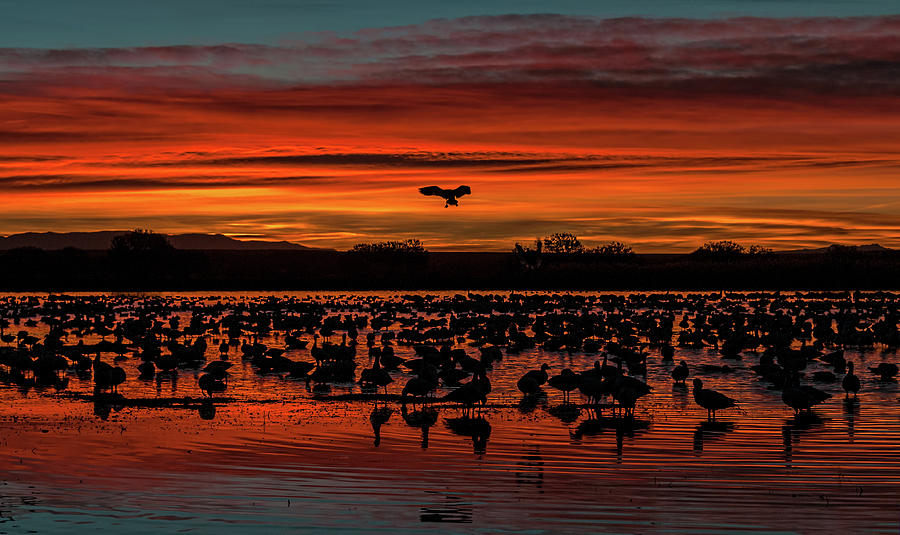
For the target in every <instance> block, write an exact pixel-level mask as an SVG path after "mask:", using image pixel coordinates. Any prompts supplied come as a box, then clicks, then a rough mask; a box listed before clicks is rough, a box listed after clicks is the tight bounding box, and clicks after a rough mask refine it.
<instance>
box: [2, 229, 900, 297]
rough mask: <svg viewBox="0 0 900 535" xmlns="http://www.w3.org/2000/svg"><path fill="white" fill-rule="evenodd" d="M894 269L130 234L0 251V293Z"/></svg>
mask: <svg viewBox="0 0 900 535" xmlns="http://www.w3.org/2000/svg"><path fill="white" fill-rule="evenodd" d="M898 269H900V252H898V251H893V250H889V249H881V250H874V251H873V250H872V248H865V249H864V248H857V247H850V246H833V247H831V248H828V249H826V250H823V251H817V252H812V253H806V254H802V253H796V254H792V253H775V252H772V251H771V250H768V249H766V248H762V247H758V246H753V245H750V246H744V245H740V244H737V243H735V242H731V241H718V242H707V243H705V244H703V245H701V246H700V247H698V249H697V250H695V251H694V252H692V253H688V254H640V253H635V252H634V250H633V249H632V248H631V247H630V246H629V245H627V244H624V243H622V242H608V243H604V244H600V245H598V246H595V247H590V248H588V247H585V246H584V244H583V243H582V242H581V240H580V239H579V238H578V237H577V236H575V235H574V234H571V233H558V234H553V235H550V236H547V237H544V238H539V239H537V240H535V242H534V243H533V244H527V245H523V244H519V243H517V244H515V247H514V249H513V250H512V251H507V252H430V251H428V250H427V249H426V247H425V245H424V244H423V243H422V242H421V241H420V240H418V239H415V238H409V239H406V240H398V241H384V242H373V243H360V244H357V245H355V246H354V247H352V248H350V249H349V250H347V251H334V250H258V251H256V250H255V251H235V250H189V249H177V248H175V247H173V246H172V244H171V243H169V242H168V240H167V239H166V237H165V236H164V235H160V234H156V233H153V232H152V231H149V230H141V229H138V230H135V231H132V232H129V233H126V234H124V235H122V236H117V237H116V238H115V239H113V240H112V243H111V244H110V247H109V249H108V250H106V251H94V250H80V249H75V248H72V247H69V248H66V249H61V250H42V249H37V248H34V247H30V248H19V249H11V250H6V251H0V290H7V291H9V290H33V291H51V290H53V291H68V290H72V291H74V290H117V291H118V290H122V291H125V290H229V289H231V290H236V289H240V290H282V289H284V290H290V289H299V290H318V289H348V290H354V289H359V290H365V289H435V290H439V289H453V290H466V289H473V290H493V289H496V290H503V289H516V290H518V289H534V290H552V289H585V290H592V289H593V290H669V289H672V290H693V289H696V290H703V289H709V290H717V289H736V288H740V289H885V290H887V289H896V288H898V284H900V283H898V279H897V278H896V273H897V271H898Z"/></svg>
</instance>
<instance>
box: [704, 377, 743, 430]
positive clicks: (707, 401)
mask: <svg viewBox="0 0 900 535" xmlns="http://www.w3.org/2000/svg"><path fill="white" fill-rule="evenodd" d="M694 401H696V402H697V405H700V406H701V407H703V408H704V409H706V419H707V420H709V421H713V420H715V419H716V411H718V410H721V409H727V408H729V407H734V406H735V405H737V401H735V400H734V399H732V398H730V397H728V396H726V395H725V394H722V393H721V392H716V391H715V390H710V389H709V388H703V381H701V380H700V379H694Z"/></svg>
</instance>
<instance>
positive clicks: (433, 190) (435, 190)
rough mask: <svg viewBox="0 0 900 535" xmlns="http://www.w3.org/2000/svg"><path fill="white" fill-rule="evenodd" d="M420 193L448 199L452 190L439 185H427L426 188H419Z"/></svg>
mask: <svg viewBox="0 0 900 535" xmlns="http://www.w3.org/2000/svg"><path fill="white" fill-rule="evenodd" d="M419 193H421V194H422V195H437V196H438V197H444V198H445V199H446V198H447V197H448V196H449V194H450V193H451V192H450V191H447V190H445V189H443V188H439V187H438V186H425V187H424V188H419Z"/></svg>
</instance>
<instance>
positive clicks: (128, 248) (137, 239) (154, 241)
mask: <svg viewBox="0 0 900 535" xmlns="http://www.w3.org/2000/svg"><path fill="white" fill-rule="evenodd" d="M174 250H175V247H173V246H172V244H171V243H169V238H167V237H166V236H164V235H162V234H157V233H155V232H153V231H150V230H145V229H135V230H132V231H131V232H128V233H126V234H122V235H121V236H116V237H114V238H113V239H112V242H111V243H110V246H109V252H110V254H111V255H112V256H114V257H134V256H157V255H159V254H164V253H169V252H171V251H174Z"/></svg>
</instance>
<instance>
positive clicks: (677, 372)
mask: <svg viewBox="0 0 900 535" xmlns="http://www.w3.org/2000/svg"><path fill="white" fill-rule="evenodd" d="M689 374H690V369H689V368H688V365H687V362H685V361H683V360H682V361H681V363H679V364H678V366H675V367H674V368H672V379H674V380H675V383H676V384H681V385H683V384H684V382H685V380H687V378H688V375H689Z"/></svg>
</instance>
